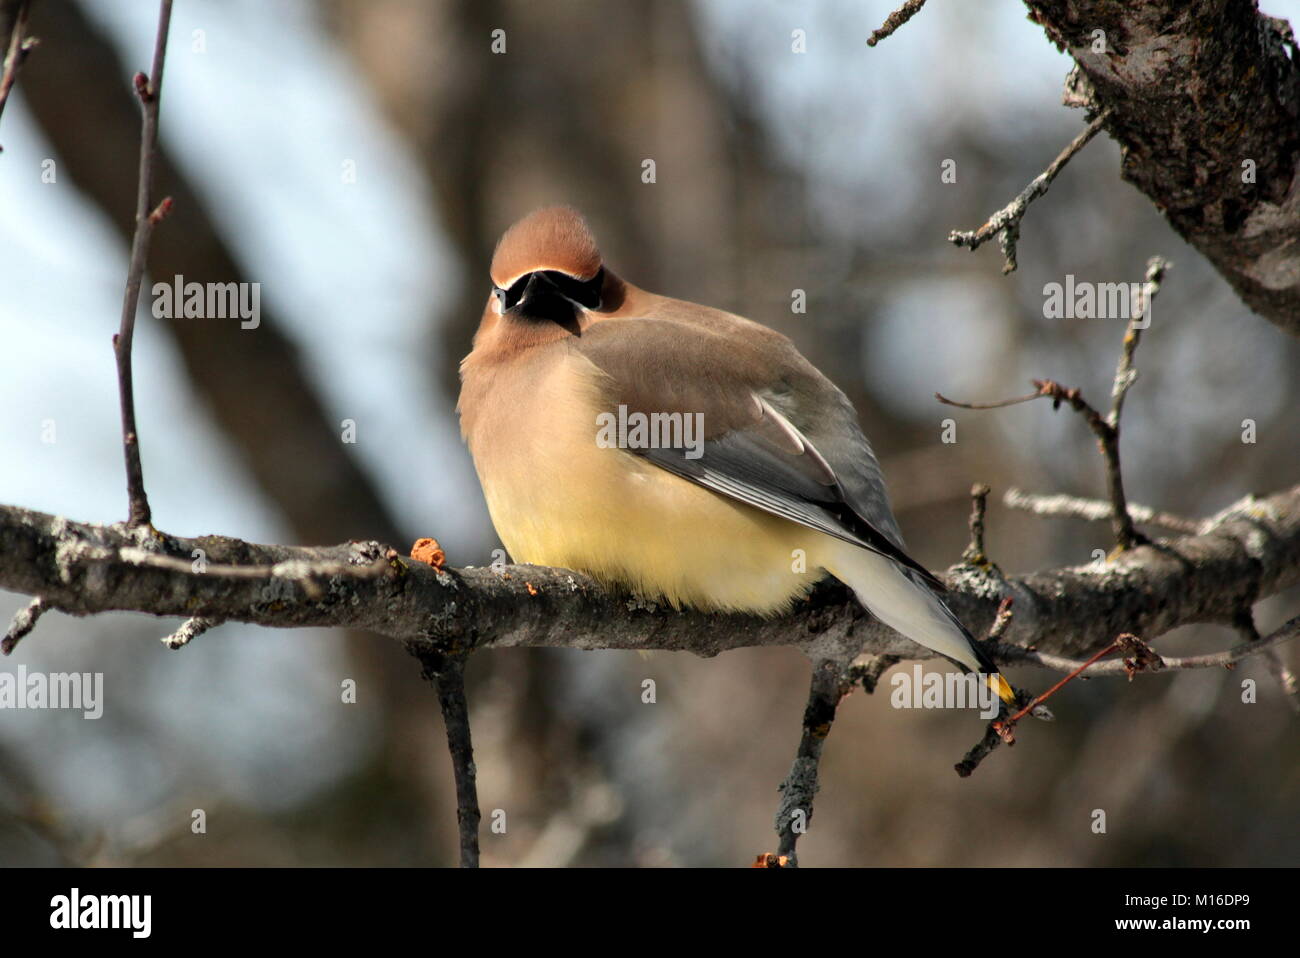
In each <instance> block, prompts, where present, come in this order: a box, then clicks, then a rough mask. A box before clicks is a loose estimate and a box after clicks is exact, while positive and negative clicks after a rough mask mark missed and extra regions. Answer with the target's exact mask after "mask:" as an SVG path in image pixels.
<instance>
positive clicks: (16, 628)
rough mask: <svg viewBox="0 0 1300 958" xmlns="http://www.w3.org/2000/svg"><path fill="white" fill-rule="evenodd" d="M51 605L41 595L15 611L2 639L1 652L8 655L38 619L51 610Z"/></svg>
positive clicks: (0, 641) (0, 643)
mask: <svg viewBox="0 0 1300 958" xmlns="http://www.w3.org/2000/svg"><path fill="white" fill-rule="evenodd" d="M49 608H50V607H49V606H48V605H46V604H45V601H44V600H43V599H41V598H40V597H39V596H38V597H36V598H35V599H32V601H31V602H28V603H27V604H26V605H25V606H23V607H22V608H21V609H19V610H18V611H17V612H15V613H14V617H13V620H12V621H11V622H10V623H9V631H8V632H6V633H5V637H4V639H3V640H0V654H4V655H8V654H9V653H10V652H12V651H13V650H14V647H15V646H17V645H18V643H19V642H20V641H21V640H22V637H23V636H24V635H26V634H27V633H28V632H30V631H31V630H32V629H34V628H36V620H37V619H39V618H40V617H41V616H42V615H44V614H45V613H46V612H48V611H49Z"/></svg>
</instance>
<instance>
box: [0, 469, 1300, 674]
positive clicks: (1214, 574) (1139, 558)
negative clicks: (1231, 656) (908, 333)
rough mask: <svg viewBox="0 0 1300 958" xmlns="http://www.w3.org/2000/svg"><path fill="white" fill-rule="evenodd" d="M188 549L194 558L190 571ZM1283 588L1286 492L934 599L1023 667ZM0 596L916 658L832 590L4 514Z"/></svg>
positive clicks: (170, 612) (967, 584)
mask: <svg viewBox="0 0 1300 958" xmlns="http://www.w3.org/2000/svg"><path fill="white" fill-rule="evenodd" d="M196 550H203V551H202V553H201V554H202V555H204V556H206V559H207V564H206V565H199V564H196V563H195V562H194V559H193V556H194V555H195V554H196ZM197 569H202V570H203V571H197ZM1297 582H1300V486H1295V487H1292V488H1290V489H1287V490H1285V491H1282V492H1278V493H1276V494H1274V495H1272V496H1269V497H1268V498H1265V499H1249V500H1246V501H1245V502H1243V503H1240V504H1238V505H1237V506H1236V508H1235V511H1233V512H1231V513H1229V514H1225V515H1222V516H1220V517H1218V518H1217V519H1216V522H1215V524H1214V525H1213V527H1212V528H1209V529H1208V530H1207V531H1206V532H1205V533H1203V534H1202V535H1198V536H1183V537H1181V538H1176V539H1170V540H1161V541H1159V542H1157V543H1155V544H1153V545H1149V546H1141V547H1138V548H1135V549H1131V550H1128V551H1126V552H1123V553H1120V554H1118V555H1116V556H1115V557H1114V558H1113V559H1112V560H1111V561H1109V562H1107V563H1105V564H1104V565H1102V564H1097V563H1092V564H1089V565H1084V566H1077V567H1074V568H1065V569H1056V570H1052V571H1048V572H1038V573H1032V574H1029V575H1025V576H1017V577H1011V578H1005V579H1003V578H1000V577H994V576H991V575H989V574H988V573H986V572H985V571H984V570H980V569H973V568H970V567H966V566H957V567H955V568H954V569H953V570H952V571H951V573H950V574H949V575H948V576H947V583H948V586H949V589H950V592H949V594H948V596H947V599H948V601H949V603H950V604H951V606H952V607H953V610H954V612H955V613H956V614H957V615H958V617H960V618H961V620H962V621H963V622H964V623H965V624H966V625H967V627H968V628H970V629H971V631H972V632H973V633H975V634H977V635H979V634H983V633H984V632H986V631H987V629H988V626H989V625H990V624H991V623H992V621H993V618H994V615H995V613H996V610H997V605H998V602H999V600H1000V599H1001V598H1002V597H1003V596H1004V595H1011V596H1013V597H1014V599H1015V603H1016V609H1017V610H1018V611H1017V615H1016V618H1015V622H1014V623H1013V625H1012V626H1011V628H1010V629H1009V630H1008V632H1007V635H1006V639H1005V642H1006V643H1007V644H1009V645H1011V646H1019V647H1020V648H1022V649H1028V648H1035V649H1037V650H1038V652H1037V653H1033V654H1037V655H1038V656H1040V658H1039V659H1038V660H1034V659H1033V658H1032V657H1030V656H1031V655H1033V654H1027V655H1026V656H1024V657H1022V659H1023V660H1024V661H1030V662H1032V663H1033V664H1039V665H1043V666H1045V667H1049V668H1054V667H1056V666H1055V664H1054V663H1053V662H1051V661H1050V660H1048V659H1046V658H1042V656H1046V655H1054V656H1060V657H1069V658H1073V657H1078V656H1080V655H1086V654H1088V653H1090V652H1093V651H1096V650H1097V649H1099V648H1102V647H1104V646H1105V645H1107V644H1108V643H1109V642H1111V641H1112V640H1113V639H1114V637H1115V636H1116V635H1118V634H1119V633H1121V632H1134V633H1136V634H1138V635H1141V636H1143V637H1144V638H1145V639H1147V640H1148V641H1150V640H1152V639H1154V638H1155V637H1156V636H1159V635H1162V634H1163V633H1165V632H1168V631H1169V630H1171V629H1175V628H1178V627H1179V626H1182V625H1187V624H1190V623H1195V622H1212V623H1223V624H1231V623H1232V622H1234V621H1235V620H1236V618H1237V617H1238V615H1239V614H1240V610H1241V609H1242V608H1243V607H1248V606H1249V605H1250V604H1251V603H1253V602H1255V601H1257V600H1258V599H1261V598H1264V597H1266V596H1270V595H1273V594H1275V593H1277V592H1280V591H1281V590H1283V589H1286V588H1288V587H1290V586H1292V585H1295V584H1296V583H1297ZM0 588H5V589H10V590H13V591H15V592H21V593H25V594H27V595H33V596H39V597H41V599H42V600H43V605H47V606H51V607H53V608H57V609H59V610H61V611H63V612H66V613H70V614H73V615H88V614H94V613H99V612H108V611H115V610H129V611H135V612H144V613H149V614H152V615H158V616H178V617H184V618H187V619H188V618H193V617H195V616H200V617H204V618H211V619H222V620H226V621H234V622H250V623H254V624H257V625H264V626H270V627H274V628H297V627H303V626H349V627H359V628H366V629H370V630H372V631H375V632H379V633H382V634H384V635H388V636H390V637H392V638H395V639H397V640H399V641H402V642H404V643H405V644H406V645H407V646H408V648H410V649H411V650H412V651H413V652H415V653H417V654H419V653H420V652H428V651H433V652H446V651H449V650H455V651H462V652H468V651H470V650H472V649H482V648H510V647H519V646H548V647H567V648H578V649H607V648H613V649H669V650H684V651H691V652H694V653H696V654H697V655H702V656H712V655H716V654H718V653H719V652H723V651H726V650H728V649H735V648H744V647H752V646H768V645H772V646H776V645H789V646H795V647H798V648H800V649H802V650H803V651H804V652H805V653H806V654H807V655H809V657H810V658H813V659H814V660H821V659H827V658H837V659H843V658H845V657H846V656H849V657H851V656H852V655H857V654H859V653H860V652H863V651H866V652H871V653H874V654H877V655H896V656H901V657H906V658H913V659H916V658H926V657H929V656H930V653H928V652H927V651H926V650H924V649H922V648H921V647H919V646H917V645H916V644H914V643H913V642H911V641H909V640H907V639H905V638H903V637H902V636H900V635H898V634H897V633H895V632H893V631H891V630H890V629H888V628H886V627H885V626H883V625H881V624H880V623H878V622H876V621H875V620H873V619H871V617H870V616H869V615H867V613H865V612H864V611H863V610H862V608H861V607H860V606H859V605H858V604H857V602H856V601H855V600H854V599H853V597H852V595H851V593H850V592H849V591H848V590H847V589H845V588H844V587H842V586H839V585H838V584H833V583H824V584H822V585H820V586H818V587H817V588H816V589H814V591H813V592H812V593H811V594H810V596H809V597H808V599H807V600H806V601H803V602H800V603H798V605H797V606H796V608H795V610H794V611H792V612H791V613H789V614H787V615H784V616H780V617H776V618H771V619H761V618H756V617H753V616H747V615H739V614H705V613H702V612H698V611H694V610H685V611H681V612H675V611H672V610H670V609H665V608H659V607H656V606H654V605H650V604H648V603H646V602H643V601H641V600H638V599H635V598H631V597H629V596H626V595H618V594H612V593H610V592H607V591H606V590H604V589H602V588H601V587H600V586H599V585H597V584H596V583H595V582H594V581H592V580H591V579H589V578H587V577H586V576H583V575H580V574H578V573H576V572H569V571H566V570H563V569H547V568H541V567H537V566H512V567H507V568H506V569H505V570H504V571H502V572H498V571H496V570H493V569H491V568H487V569H484V568H466V569H447V570H435V569H433V568H431V567H429V566H427V565H425V564H424V563H421V562H416V561H413V560H410V559H407V558H404V557H401V556H399V555H398V553H397V552H396V551H395V550H393V549H391V548H388V547H386V546H383V545H380V544H379V543H376V542H351V543H347V544H345V545H338V546H328V547H297V546H279V545H254V544H251V543H247V542H243V541H241V540H238V539H228V538H224V537H219V536H205V537H202V538H197V539H187V538H180V537H173V536H168V535H165V534H162V533H158V532H153V531H150V530H149V529H147V528H134V529H133V528H131V527H129V526H126V525H123V524H116V525H111V526H103V525H91V524H87V523H81V522H73V521H71V520H68V519H65V518H61V517H58V516H52V515H47V514H45V513H40V512H34V511H30V510H26V509H21V508H18V507H14V506H0ZM1007 651H1008V650H1007V649H1005V648H1004V649H1003V650H1002V652H1003V654H1004V655H1005V654H1006V652H1007Z"/></svg>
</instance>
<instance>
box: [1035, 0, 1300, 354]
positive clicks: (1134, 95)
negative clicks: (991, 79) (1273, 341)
mask: <svg viewBox="0 0 1300 958" xmlns="http://www.w3.org/2000/svg"><path fill="white" fill-rule="evenodd" d="M1025 4H1026V6H1027V7H1028V8H1029V12H1030V18H1031V19H1032V20H1034V21H1036V22H1037V23H1039V24H1041V25H1042V26H1043V28H1044V30H1045V31H1046V33H1047V36H1048V38H1049V39H1050V40H1051V41H1052V42H1053V43H1055V44H1056V46H1057V48H1058V49H1060V50H1062V51H1064V52H1066V53H1068V54H1069V55H1070V56H1071V57H1073V58H1074V61H1075V68H1074V70H1073V71H1072V72H1071V74H1070V76H1069V77H1068V78H1067V80H1066V94H1065V102H1066V103H1067V105H1070V106H1078V107H1082V108H1084V109H1085V110H1088V111H1090V112H1094V113H1101V112H1105V113H1107V115H1108V119H1107V120H1106V129H1107V132H1108V133H1109V134H1110V135H1111V137H1112V138H1114V139H1115V140H1116V141H1117V142H1118V143H1119V146H1120V174H1121V176H1123V178H1124V179H1125V180H1127V181H1128V182H1130V183H1132V184H1133V185H1134V186H1136V187H1137V188H1138V189H1139V190H1141V191H1142V192H1143V193H1145V194H1146V195H1147V197H1148V198H1149V199H1150V200H1151V201H1152V202H1153V203H1154V204H1155V206H1156V208H1157V209H1158V210H1160V211H1161V212H1162V213H1163V214H1164V216H1165V218H1166V219H1167V220H1168V221H1169V223H1170V225H1171V226H1173V228H1174V229H1175V230H1177V231H1178V233H1179V235H1180V236H1182V237H1183V238H1184V239H1185V240H1187V242H1189V243H1191V244H1192V246H1194V247H1196V249H1197V250H1199V251H1200V252H1201V253H1202V254H1203V255H1204V256H1205V257H1206V258H1207V259H1208V260H1209V261H1210V262H1211V263H1212V264H1213V265H1214V267H1215V269H1217V270H1218V271H1219V273H1220V274H1221V275H1222V276H1223V277H1224V278H1225V279H1226V280H1227V281H1228V282H1229V283H1230V284H1231V285H1232V287H1233V289H1235V290H1236V291H1237V294H1238V295H1239V296H1240V297H1241V298H1242V300H1243V301H1244V302H1245V303H1246V304H1247V305H1248V306H1249V307H1250V308H1251V309H1253V310H1255V311H1256V312H1258V313H1259V314H1260V315H1262V316H1264V317H1265V318H1267V319H1268V320H1269V321H1270V322H1272V323H1274V324H1275V325H1277V326H1278V327H1279V328H1281V329H1283V330H1285V331H1286V332H1288V333H1290V334H1291V335H1293V336H1300V54H1297V50H1296V45H1295V39H1294V37H1293V36H1292V33H1291V28H1290V27H1289V26H1288V25H1287V23H1286V22H1285V21H1283V20H1275V19H1273V18H1271V17H1268V16H1265V15H1264V14H1261V13H1260V12H1259V8H1258V6H1257V4H1256V3H1254V2H1250V3H1247V2H1235V3H1224V2H1222V0H1177V2H1174V0H1162V2H1148V3H1112V2H1109V0H1025Z"/></svg>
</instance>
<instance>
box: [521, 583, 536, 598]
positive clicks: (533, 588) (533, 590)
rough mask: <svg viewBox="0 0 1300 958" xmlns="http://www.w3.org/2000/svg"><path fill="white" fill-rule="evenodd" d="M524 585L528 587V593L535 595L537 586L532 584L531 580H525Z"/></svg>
mask: <svg viewBox="0 0 1300 958" xmlns="http://www.w3.org/2000/svg"><path fill="white" fill-rule="evenodd" d="M524 585H525V586H526V587H527V588H528V594H529V595H537V586H535V585H533V584H532V583H531V582H525V583H524Z"/></svg>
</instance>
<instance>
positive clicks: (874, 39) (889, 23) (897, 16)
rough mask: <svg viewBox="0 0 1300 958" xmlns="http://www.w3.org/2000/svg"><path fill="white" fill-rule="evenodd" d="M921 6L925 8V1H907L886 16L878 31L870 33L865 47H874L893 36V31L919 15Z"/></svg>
mask: <svg viewBox="0 0 1300 958" xmlns="http://www.w3.org/2000/svg"><path fill="white" fill-rule="evenodd" d="M923 6H925V0H907V2H906V3H904V4H903V5H902V6H901V7H899V8H898V9H897V10H895V11H894V12H893V13H891V14H890V15H889V16H887V17H886V18H885V22H884V23H882V24H881V25H880V27H879V28H878V29H875V30H872V31H871V36H869V37H868V38H867V46H869V47H874V46H875V45H876V44H877V43H879V42H880V41H881V40H883V39H885V37H889V36H893V35H894V31H895V30H897V29H898V28H899V27H901V26H902V25H903V24H905V23H906V22H907V21H908V20H911V19H912V18H913V17H914V16H916V15H917V14H918V13H920V12H921V8H922V7H923Z"/></svg>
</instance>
